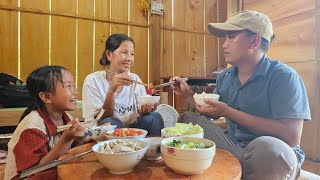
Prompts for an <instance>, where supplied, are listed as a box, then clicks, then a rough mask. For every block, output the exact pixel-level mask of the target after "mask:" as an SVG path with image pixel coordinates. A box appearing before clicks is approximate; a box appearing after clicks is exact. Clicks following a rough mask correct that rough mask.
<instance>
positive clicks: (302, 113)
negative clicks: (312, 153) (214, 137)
mask: <svg viewBox="0 0 320 180" xmlns="http://www.w3.org/2000/svg"><path fill="white" fill-rule="evenodd" d="M215 92H216V93H217V94H219V95H220V101H222V102H224V103H226V104H228V105H229V106H230V107H232V108H234V109H238V110H240V111H242V112H246V113H248V114H251V115H254V116H258V117H264V118H270V119H274V120H279V119H289V118H292V119H304V120H311V116H310V108H309V103H308V98H307V93H306V90H305V87H304V84H303V81H302V79H301V78H300V76H299V75H298V74H297V72H296V71H295V70H294V69H292V68H291V67H289V66H287V65H285V64H283V63H281V62H279V61H271V60H270V59H269V58H268V57H267V56H264V57H263V58H262V60H261V61H260V62H259V64H258V65H257V68H256V70H255V72H254V73H253V75H252V76H251V77H250V78H249V79H248V80H247V81H246V82H245V83H244V84H243V85H241V83H240V81H239V79H238V70H237V68H235V67H231V68H229V69H227V70H225V71H224V72H222V73H221V74H220V75H219V77H218V79H217V87H216V89H215ZM227 124H228V127H227V132H228V133H227V135H228V136H229V137H230V138H231V139H232V140H233V141H234V142H235V143H237V144H239V145H240V146H242V147H245V146H247V145H248V144H249V143H250V142H251V141H252V140H253V139H255V138H257V137H258V136H257V135H255V134H254V133H252V132H251V131H249V130H248V129H246V128H245V127H242V126H241V125H239V124H236V123H234V122H233V121H232V119H227ZM284 133H285V132H284ZM293 149H294V151H295V152H296V154H297V156H298V157H299V160H300V161H303V160H304V153H303V151H302V150H301V149H300V147H299V146H297V147H295V148H293Z"/></svg>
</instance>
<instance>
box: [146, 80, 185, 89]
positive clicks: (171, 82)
mask: <svg viewBox="0 0 320 180" xmlns="http://www.w3.org/2000/svg"><path fill="white" fill-rule="evenodd" d="M182 79H183V80H185V81H188V78H187V77H185V78H182ZM178 83H179V82H178V81H170V82H167V83H163V84H159V85H156V86H152V87H150V88H151V89H155V88H161V87H165V86H170V85H173V84H178Z"/></svg>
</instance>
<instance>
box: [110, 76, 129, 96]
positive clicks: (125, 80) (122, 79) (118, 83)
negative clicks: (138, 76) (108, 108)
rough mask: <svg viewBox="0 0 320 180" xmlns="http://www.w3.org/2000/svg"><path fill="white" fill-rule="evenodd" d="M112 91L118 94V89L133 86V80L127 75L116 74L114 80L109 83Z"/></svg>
mask: <svg viewBox="0 0 320 180" xmlns="http://www.w3.org/2000/svg"><path fill="white" fill-rule="evenodd" d="M109 84H110V90H111V91H112V92H116V90H117V88H118V87H122V86H129V85H130V84H132V79H131V77H130V76H129V75H128V74H127V73H121V74H116V75H114V76H113V77H112V80H111V81H109Z"/></svg>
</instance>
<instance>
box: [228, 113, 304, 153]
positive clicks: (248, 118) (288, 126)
mask: <svg viewBox="0 0 320 180" xmlns="http://www.w3.org/2000/svg"><path fill="white" fill-rule="evenodd" d="M226 117H227V118H228V119H232V120H233V121H234V122H236V123H238V124H240V125H241V126H244V127H246V128H247V129H249V130H250V131H251V132H253V133H255V134H256V135H259V136H266V135H267V136H274V137H277V138H279V139H281V140H283V141H284V142H286V143H287V144H288V145H289V146H291V147H294V146H297V145H298V144H300V138H301V133H302V128H303V119H293V118H290V119H289V118H288V119H280V120H273V119H268V118H262V117H257V116H253V115H250V114H247V113H244V112H241V111H239V110H236V109H233V108H229V109H228V110H227V113H226Z"/></svg>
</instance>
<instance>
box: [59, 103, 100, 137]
mask: <svg viewBox="0 0 320 180" xmlns="http://www.w3.org/2000/svg"><path fill="white" fill-rule="evenodd" d="M104 111H105V110H104V109H100V112H99V113H98V115H97V117H96V118H95V119H93V120H89V121H86V122H84V124H90V123H94V122H97V121H99V120H100V118H101V117H102V115H103V114H104ZM71 127H72V124H67V125H62V126H57V132H62V131H65V130H67V129H69V128H71Z"/></svg>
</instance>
